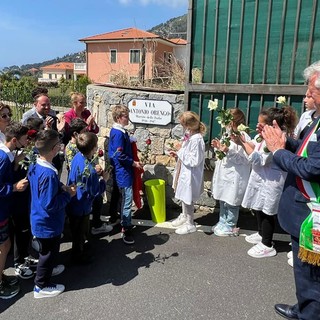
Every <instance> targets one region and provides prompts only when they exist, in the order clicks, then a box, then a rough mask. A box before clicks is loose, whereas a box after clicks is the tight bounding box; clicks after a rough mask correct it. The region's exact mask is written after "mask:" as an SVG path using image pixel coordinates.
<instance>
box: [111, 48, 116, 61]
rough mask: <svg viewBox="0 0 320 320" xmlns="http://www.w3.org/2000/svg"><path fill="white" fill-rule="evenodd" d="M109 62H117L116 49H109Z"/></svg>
mask: <svg viewBox="0 0 320 320" xmlns="http://www.w3.org/2000/svg"><path fill="white" fill-rule="evenodd" d="M110 63H117V50H116V49H110Z"/></svg>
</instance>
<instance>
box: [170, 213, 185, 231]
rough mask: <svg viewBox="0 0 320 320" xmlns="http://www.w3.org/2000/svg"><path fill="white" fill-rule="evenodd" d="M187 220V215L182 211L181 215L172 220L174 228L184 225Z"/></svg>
mask: <svg viewBox="0 0 320 320" xmlns="http://www.w3.org/2000/svg"><path fill="white" fill-rule="evenodd" d="M186 222H187V216H185V215H184V214H183V213H180V215H179V217H178V218H177V219H174V220H173V221H172V222H171V225H172V226H173V227H174V228H177V227H180V226H182V225H183V224H185V223H186Z"/></svg>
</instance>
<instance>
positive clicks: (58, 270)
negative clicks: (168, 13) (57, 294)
mask: <svg viewBox="0 0 320 320" xmlns="http://www.w3.org/2000/svg"><path fill="white" fill-rule="evenodd" d="M64 270H65V267H64V265H63V264H58V265H57V266H55V267H54V268H53V270H52V274H51V276H52V277H54V276H57V275H58V274H60V273H62V272H63V271H64Z"/></svg>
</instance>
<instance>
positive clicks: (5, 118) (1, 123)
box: [0, 102, 12, 143]
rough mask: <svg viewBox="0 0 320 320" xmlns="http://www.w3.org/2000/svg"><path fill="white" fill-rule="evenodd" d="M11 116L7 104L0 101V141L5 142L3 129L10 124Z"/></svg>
mask: <svg viewBox="0 0 320 320" xmlns="http://www.w3.org/2000/svg"><path fill="white" fill-rule="evenodd" d="M11 117H12V113H11V108H10V107H9V106H8V105H7V104H4V103H3V102H0V143H5V135H4V130H5V129H6V127H7V126H8V125H9V124H10V122H11Z"/></svg>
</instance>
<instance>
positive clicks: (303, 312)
mask: <svg viewBox="0 0 320 320" xmlns="http://www.w3.org/2000/svg"><path fill="white" fill-rule="evenodd" d="M291 242H292V254H293V272H294V279H295V284H296V296H297V300H298V303H297V305H295V306H294V308H295V309H298V316H299V319H301V320H311V319H312V320H316V319H320V267H316V266H312V265H310V264H308V263H303V262H302V261H301V260H300V259H299V258H298V252H299V239H298V238H295V237H293V236H291Z"/></svg>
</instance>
